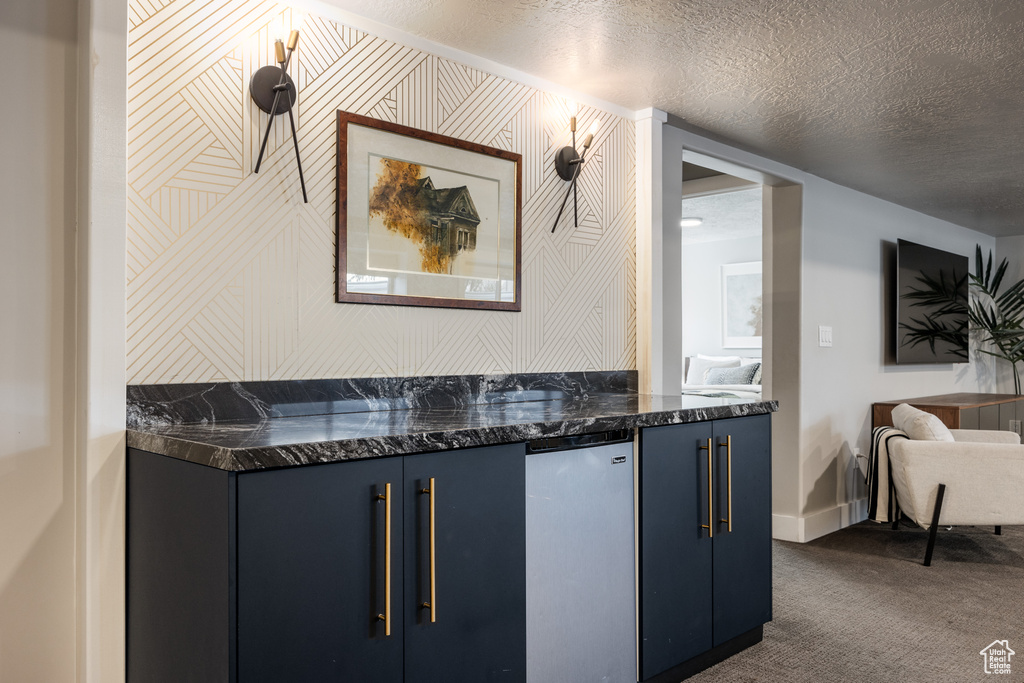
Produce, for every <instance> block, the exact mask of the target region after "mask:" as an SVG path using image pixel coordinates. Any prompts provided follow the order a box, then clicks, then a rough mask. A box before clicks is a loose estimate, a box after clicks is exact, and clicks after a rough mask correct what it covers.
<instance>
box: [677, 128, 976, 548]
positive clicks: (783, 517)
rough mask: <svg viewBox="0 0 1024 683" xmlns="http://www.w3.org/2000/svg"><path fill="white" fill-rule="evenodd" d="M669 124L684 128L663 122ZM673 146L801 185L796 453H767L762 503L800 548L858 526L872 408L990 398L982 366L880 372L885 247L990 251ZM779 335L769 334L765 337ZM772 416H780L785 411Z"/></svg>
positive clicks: (755, 163) (908, 214)
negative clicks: (770, 460) (770, 457)
mask: <svg viewBox="0 0 1024 683" xmlns="http://www.w3.org/2000/svg"><path fill="white" fill-rule="evenodd" d="M670 123H672V124H676V125H678V126H680V127H685V124H683V123H681V122H679V121H678V120H675V119H670ZM683 139H684V148H685V149H687V150H692V151H696V152H700V153H704V154H707V155H709V156H712V157H715V158H717V159H721V160H723V161H726V162H732V163H735V164H739V165H742V166H745V167H748V168H751V169H755V170H756V171H760V172H763V173H767V174H772V175H774V176H775V177H777V178H781V179H783V180H785V181H790V182H794V183H799V184H801V185H802V186H803V212H802V221H803V224H802V239H801V246H800V250H801V252H802V253H801V254H800V263H801V266H800V267H801V281H802V283H801V288H800V303H799V305H800V320H801V323H800V329H799V330H798V333H799V344H796V345H794V347H795V348H798V349H799V350H798V351H796V352H797V353H799V368H800V378H799V392H800V405H799V407H798V408H797V410H798V412H799V415H798V422H797V424H796V425H795V426H794V428H795V429H797V430H798V432H799V434H798V439H797V443H799V447H798V448H797V449H794V450H793V451H787V452H776V453H775V456H774V466H775V471H776V473H777V474H778V473H784V476H785V480H779V477H778V476H776V481H775V482H774V488H775V491H776V492H779V491H784V492H785V495H784V496H783V497H781V498H780V496H778V495H775V496H773V499H774V500H773V505H774V512H775V533H776V535H777V536H778V537H780V538H785V539H788V540H798V541H806V540H811V539H813V538H815V537H817V536H821V535H823V534H825V533H829V532H830V531H834V530H836V529H838V528H841V527H842V526H845V525H847V524H849V523H852V522H855V521H859V520H860V519H862V518H863V515H864V512H865V509H864V506H863V497H864V495H865V492H864V490H863V480H862V478H861V474H860V472H859V471H857V469H856V464H855V458H854V453H855V452H862V453H864V454H867V452H868V447H869V439H870V428H871V404H872V403H873V402H875V401H882V400H890V399H895V398H909V397H914V396H924V395H928V394H939V393H949V392H953V391H993V390H995V388H996V379H995V375H994V371H993V367H992V363H991V362H989V361H988V360H986V359H978V358H974V359H972V362H971V363H970V364H969V365H928V366H895V365H892V364H890V363H887V362H886V360H885V348H886V344H887V337H888V335H889V334H891V330H889V329H888V327H887V323H886V322H885V311H886V310H887V309H886V307H887V305H888V304H887V301H888V299H889V298H890V293H889V292H887V290H886V288H885V287H884V280H885V278H884V275H885V273H886V270H887V266H886V255H887V254H888V251H887V249H886V247H885V244H886V243H895V240H896V239H897V238H903V239H909V240H912V241H915V242H920V243H923V244H926V245H928V246H932V247H936V248H939V249H945V250H948V251H953V252H957V253H961V254H964V255H972V254H973V253H974V248H975V244H980V245H981V246H982V248H983V249H985V250H987V249H989V248H993V247H995V243H996V241H995V239H994V238H992V237H989V236H986V235H983V234H981V233H978V232H975V231H973V230H969V229H966V228H963V227H960V226H956V225H953V224H951V223H948V222H945V221H941V220H937V219H934V218H931V217H929V216H925V215H923V214H920V213H917V212H914V211H910V210H908V209H904V208H902V207H899V206H897V205H895V204H891V203H889V202H885V201H882V200H880V199H877V198H874V197H871V196H868V195H865V194H863V193H860V192H856V191H854V190H851V189H849V188H845V187H841V186H839V185H836V184H834V183H831V182H828V181H826V180H822V179H821V178H818V177H816V176H813V175H810V174H808V173H805V172H803V171H800V170H798V169H795V168H792V167H789V166H785V165H783V164H779V163H776V162H773V161H770V160H768V159H765V158H764V157H759V156H757V155H754V154H751V153H749V152H746V151H743V150H739V149H737V148H735V147H732V146H729V145H726V144H723V143H721V142H719V141H715V140H711V139H708V138H707V137H704V136H702V135H699V134H697V133H695V132H692V131H684V135H683ZM666 163H667V161H666ZM734 175H735V173H734ZM778 258H779V255H778V254H776V259H778ZM818 325H830V326H832V328H833V346H832V347H831V348H820V347H818ZM785 332H786V331H785V330H781V331H780V330H776V331H775V336H776V337H777V338H778V337H779V335H780V334H783V333H785ZM776 341H777V339H776ZM780 352H782V353H785V349H781V350H780V349H777V350H776V354H778V353H780ZM780 410H781V411H786V410H787V405H786V404H785V402H783V403H782V405H781V407H780ZM776 424H778V421H776ZM777 450H778V449H777ZM793 477H795V478H796V481H795V482H794V481H792V478H793Z"/></svg>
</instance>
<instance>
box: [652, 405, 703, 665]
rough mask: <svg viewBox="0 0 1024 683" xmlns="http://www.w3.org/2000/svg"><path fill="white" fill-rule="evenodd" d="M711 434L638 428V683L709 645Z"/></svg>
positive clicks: (690, 428)
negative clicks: (709, 460)
mask: <svg viewBox="0 0 1024 683" xmlns="http://www.w3.org/2000/svg"><path fill="white" fill-rule="evenodd" d="M711 438H712V423H710V422H696V423H691V424H682V425H671V426H666V427H652V428H648V429H644V430H642V431H641V432H640V448H641V451H640V465H639V467H640V520H639V525H640V678H641V680H646V679H648V678H651V677H652V676H655V675H657V674H659V673H661V672H662V671H666V670H667V669H670V668H672V667H673V666H676V665H677V664H680V663H682V662H685V661H686V660H688V659H690V658H692V657H695V656H697V655H699V654H701V653H702V652H706V651H707V650H710V649H711V646H712V625H711V610H712V603H711V601H712V591H711V575H712V564H711V563H712V542H713V541H712V539H711V538H709V537H708V530H707V529H704V528H702V525H703V524H707V523H708V493H709V492H708V476H709V472H708V451H707V445H708V442H709V441H710V440H711ZM702 447H703V448H702Z"/></svg>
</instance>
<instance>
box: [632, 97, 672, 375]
mask: <svg viewBox="0 0 1024 683" xmlns="http://www.w3.org/2000/svg"><path fill="white" fill-rule="evenodd" d="M667 120H668V115H667V114H666V113H665V112H663V111H660V110H658V109H644V110H642V111H639V112H637V116H636V150H637V152H636V195H637V199H636V212H637V214H636V270H637V274H636V328H637V334H636V336H637V340H636V346H637V348H636V356H637V371H638V373H639V376H640V392H641V393H649V394H678V393H679V391H680V390H681V385H682V368H681V363H682V359H681V358H680V357H679V354H680V348H681V343H682V342H681V335H682V324H681V318H680V316H681V314H682V309H681V305H682V304H681V297H682V292H681V287H682V283H681V280H680V277H679V263H680V258H681V252H680V244H679V240H680V235H679V234H678V232H679V231H678V230H676V231H674V232H673V231H668V232H669V233H670V234H668V235H666V231H665V230H664V225H665V211H666V205H667V204H666V202H669V201H670V197H669V195H670V194H671V193H666V192H665V188H671V187H678V190H677V193H678V194H679V195H680V197H681V195H682V179H683V176H682V173H683V171H682V168H683V162H682V145H681V143H680V144H679V153H678V154H675V155H674V156H671V157H670V156H666V154H665V149H666V140H665V131H666V130H671V129H669V128H667V127H666V126H665V125H664V124H665V122H666V121H667ZM671 145H672V148H673V149H674V148H675V146H676V145H675V141H674V140H673V141H671ZM666 159H669V162H668V163H667V164H666V163H665V160H666ZM666 174H668V175H667V176H666ZM677 176H678V177H677ZM673 183H674V185H673ZM669 211H672V209H671V207H669ZM680 211H681V208H680V207H676V208H675V210H674V213H672V214H671V215H675V216H676V219H675V220H676V225H678V214H679V212H680Z"/></svg>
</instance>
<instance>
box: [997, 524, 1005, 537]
mask: <svg viewBox="0 0 1024 683" xmlns="http://www.w3.org/2000/svg"><path fill="white" fill-rule="evenodd" d="M1002 535H1003V527H1001V526H999V525H998V524H997V525H996V536H1002Z"/></svg>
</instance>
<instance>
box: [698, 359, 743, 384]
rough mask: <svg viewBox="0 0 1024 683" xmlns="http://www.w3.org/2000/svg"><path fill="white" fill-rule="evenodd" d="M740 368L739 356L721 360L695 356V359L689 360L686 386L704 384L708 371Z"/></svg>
mask: <svg viewBox="0 0 1024 683" xmlns="http://www.w3.org/2000/svg"><path fill="white" fill-rule="evenodd" d="M739 366H740V358H739V356H732V357H728V356H727V357H724V358H723V359H722V360H712V359H709V358H702V357H701V356H699V355H698V356H697V357H696V358H693V357H691V358H690V367H689V369H688V370H687V371H686V383H687V384H704V383H705V382H704V378H705V377H706V376H707V374H708V370H710V369H711V368H738V367H739Z"/></svg>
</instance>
